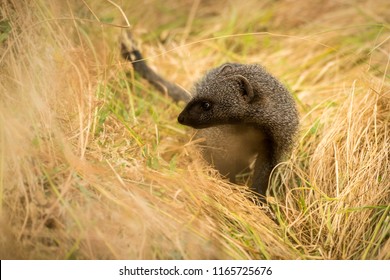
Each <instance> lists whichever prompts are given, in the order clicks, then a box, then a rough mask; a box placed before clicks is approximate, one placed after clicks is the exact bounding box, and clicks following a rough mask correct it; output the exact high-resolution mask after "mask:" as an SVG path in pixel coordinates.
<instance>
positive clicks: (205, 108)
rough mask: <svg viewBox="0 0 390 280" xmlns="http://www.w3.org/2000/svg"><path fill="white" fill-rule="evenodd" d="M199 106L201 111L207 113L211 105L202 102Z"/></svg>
mask: <svg viewBox="0 0 390 280" xmlns="http://www.w3.org/2000/svg"><path fill="white" fill-rule="evenodd" d="M200 106H201V107H202V109H203V110H205V111H208V110H210V109H211V104H210V102H207V101H203V102H202V103H201V104H200Z"/></svg>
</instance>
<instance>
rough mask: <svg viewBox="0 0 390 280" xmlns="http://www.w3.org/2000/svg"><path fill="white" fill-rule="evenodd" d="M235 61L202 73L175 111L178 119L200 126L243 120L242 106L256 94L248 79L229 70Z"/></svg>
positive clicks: (182, 122)
mask: <svg viewBox="0 0 390 280" xmlns="http://www.w3.org/2000/svg"><path fill="white" fill-rule="evenodd" d="M235 65H236V64H224V65H222V66H221V67H219V68H216V69H213V70H211V71H210V72H209V73H207V74H206V76H205V77H204V78H203V80H202V81H201V82H200V83H199V84H198V85H197V86H196V94H195V96H194V97H193V98H192V99H191V100H190V102H189V103H188V104H187V106H186V107H185V108H184V110H183V111H182V112H181V114H180V115H179V117H178V121H179V123H181V124H184V125H188V126H191V127H193V128H197V129H200V128H207V127H211V126H216V125H223V124H235V123H240V122H243V121H244V119H243V118H245V115H246V113H247V112H246V108H248V107H249V104H250V103H252V102H253V101H254V100H255V99H256V96H255V94H254V91H253V88H252V85H251V84H250V82H249V80H248V79H247V78H246V77H245V76H243V75H241V74H238V73H234V71H232V70H233V66H235ZM229 73H230V74H229Z"/></svg>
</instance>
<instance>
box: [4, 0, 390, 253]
mask: <svg viewBox="0 0 390 280" xmlns="http://www.w3.org/2000/svg"><path fill="white" fill-rule="evenodd" d="M26 2H27V3H26ZM131 2H133V1H130V2H127V1H126V2H125V1H123V3H121V2H118V5H117V6H116V5H113V4H112V2H111V1H102V0H91V1H85V2H82V1H80V2H79V1H65V2H64V1H49V2H48V1H40V0H35V1H15V0H8V1H3V2H2V4H1V6H0V20H1V22H0V29H1V31H0V32H1V33H0V44H1V45H0V49H1V51H0V65H1V67H0V75H1V79H0V145H1V147H0V179H1V180H0V203H1V204H0V257H1V258H2V259H9V258H16V259H32V258H34V259H35V258H37V259H41V258H42V259H74V258H75V259H209V258H217V259H224V258H229V259H258V258H261V259H390V241H389V236H390V225H389V224H390V223H389V221H390V216H389V210H390V206H389V204H390V203H389V202H390V183H389V182H390V178H389V177H390V156H389V150H390V131H389V130H390V126H389V121H390V82H389V70H388V67H389V62H390V59H389V54H390V37H389V29H390V23H389V22H388V20H389V18H390V14H389V11H390V7H389V3H388V1H385V0H383V1H379V0H378V1H368V0H367V1H344V2H342V1H340V2H336V1H310V2H309V3H304V4H303V3H302V4H301V3H300V4H298V3H297V2H296V1H277V2H275V3H274V2H273V1H246V2H245V4H242V6H237V4H233V3H235V2H232V3H231V4H226V3H225V2H224V1H214V2H209V1H207V2H205V3H203V2H200V1H180V4H179V3H176V2H177V1H169V3H168V4H167V2H166V1H165V2H164V4H163V2H162V1H161V3H160V1H151V0H150V1H146V2H145V4H143V5H134V3H131ZM193 2H194V3H193ZM373 2H375V3H373ZM135 8H137V9H138V10H136V9H135ZM124 15H126V16H127V20H128V22H129V23H130V24H132V25H133V27H132V28H133V31H134V32H135V33H136V34H137V36H139V37H140V38H142V41H143V46H142V47H143V49H144V51H145V53H146V54H147V56H148V58H149V59H150V63H151V64H154V65H156V66H158V68H159V71H160V72H162V73H164V74H165V75H166V76H168V77H170V79H172V80H174V81H176V82H178V83H179V84H181V85H182V86H184V87H186V88H190V86H191V84H192V83H193V82H194V81H195V80H196V79H197V78H199V77H200V76H201V75H202V73H204V71H206V70H207V69H209V68H210V67H213V66H216V65H218V64H220V63H222V62H224V61H233V60H235V61H240V62H246V63H254V62H257V63H261V64H263V65H265V66H266V67H267V68H268V69H269V70H270V71H271V72H273V73H275V75H276V76H278V77H280V79H281V80H282V81H283V82H284V83H285V84H286V85H287V86H288V87H289V88H290V89H291V90H292V92H294V95H295V97H296V99H297V102H298V106H299V110H300V112H301V117H302V118H301V134H300V137H299V139H298V141H297V142H298V144H297V146H296V149H295V150H294V153H293V154H292V156H291V158H290V159H289V160H288V161H287V162H285V163H282V164H281V165H280V166H279V167H278V168H277V169H276V170H275V172H274V176H273V178H272V188H271V190H270V197H269V208H260V207H258V206H256V204H255V203H253V199H254V197H253V195H252V194H251V193H250V192H249V191H248V189H247V188H246V187H245V186H237V185H232V184H230V183H228V182H226V181H224V180H222V179H221V178H219V176H218V174H216V172H215V171H213V170H211V169H210V168H209V167H207V165H205V163H204V162H203V161H202V160H201V157H200V156H199V154H198V150H197V148H196V143H195V142H194V141H193V139H192V137H191V135H192V131H191V130H190V129H188V128H186V127H182V126H180V125H178V124H177V123H176V116H177V115H178V113H179V112H180V108H181V105H182V104H178V105H177V104H173V103H172V102H171V101H170V100H169V98H165V97H163V96H160V95H159V93H157V92H156V91H154V90H153V89H152V88H151V87H150V86H149V85H147V84H146V83H145V82H144V81H142V80H140V79H138V78H137V77H134V73H132V70H131V67H130V66H129V65H128V64H127V63H125V62H123V61H122V60H121V59H120V57H119V47H118V42H117V39H118V35H119V34H120V32H121V29H122V28H124V26H125V25H126V24H125V23H126V19H125V18H124ZM210 38H216V39H210ZM168 50H172V51H168ZM126 73H130V75H127V76H126ZM275 221H276V222H275Z"/></svg>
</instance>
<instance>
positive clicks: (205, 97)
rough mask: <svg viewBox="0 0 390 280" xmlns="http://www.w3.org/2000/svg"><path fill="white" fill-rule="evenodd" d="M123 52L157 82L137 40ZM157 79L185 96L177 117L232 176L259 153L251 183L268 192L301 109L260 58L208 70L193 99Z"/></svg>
mask: <svg viewBox="0 0 390 280" xmlns="http://www.w3.org/2000/svg"><path fill="white" fill-rule="evenodd" d="M122 55H123V57H124V58H126V59H128V60H130V61H131V62H132V63H133V65H134V69H135V71H137V72H139V73H140V74H141V75H142V76H143V77H144V78H146V79H147V80H149V81H150V82H151V83H152V84H155V81H152V80H150V77H154V76H158V75H157V74H156V73H154V71H153V70H152V69H151V68H149V67H148V66H147V64H146V63H145V62H144V61H143V60H141V61H139V60H140V59H142V55H141V53H140V52H139V51H138V50H137V49H136V47H135V45H134V44H132V45H129V44H126V43H124V42H123V41H122ZM137 60H138V61H137ZM140 69H141V70H140ZM158 79H160V80H159V81H158V83H159V85H160V90H161V86H162V87H164V90H165V91H166V90H167V91H168V94H170V92H169V87H173V88H175V87H176V88H175V90H174V93H175V95H174V96H172V97H173V99H174V100H184V101H185V102H187V104H186V106H185V108H184V110H183V111H182V112H181V113H180V115H179V117H178V121H179V123H181V124H183V125H187V126H191V127H193V128H196V129H199V130H198V132H197V137H201V138H205V146H204V148H203V155H204V157H205V159H206V160H207V161H208V162H210V163H211V164H212V165H214V167H215V168H216V169H217V170H218V171H219V172H220V173H221V174H222V175H224V176H227V177H228V178H229V179H230V181H232V182H235V179H236V175H237V174H239V173H240V172H241V171H243V170H246V169H248V167H249V166H250V164H251V162H252V161H253V159H256V161H255V165H254V177H253V183H252V189H253V190H255V191H257V192H258V193H259V194H260V195H265V194H266V190H267V187H268V180H269V176H270V173H271V171H272V169H273V168H274V167H275V166H276V164H277V163H279V162H280V161H281V160H282V158H283V156H284V155H286V154H287V153H288V152H289V151H290V149H291V147H292V145H293V142H294V137H295V135H296V132H297V129H298V124H299V118H298V112H297V109H296V107H295V102H294V100H293V98H292V96H291V95H290V93H289V92H288V90H287V89H286V88H285V87H284V86H283V85H282V84H281V83H280V82H279V81H278V80H277V79H276V78H275V77H273V76H272V75H271V74H269V73H268V72H266V70H265V69H264V68H263V67H261V66H260V65H256V64H250V65H248V64H239V63H226V64H223V65H221V66H219V67H217V68H215V69H212V70H210V71H209V72H208V73H206V75H205V76H204V77H203V78H202V79H201V80H200V81H199V82H198V83H196V85H195V88H194V93H193V96H192V98H191V99H189V96H188V94H187V93H186V92H185V91H184V90H182V89H181V88H179V87H177V86H175V85H173V84H171V83H169V82H167V81H165V79H163V78H161V77H160V76H158ZM167 85H169V87H168V86H167ZM157 88H158V89H159V87H157Z"/></svg>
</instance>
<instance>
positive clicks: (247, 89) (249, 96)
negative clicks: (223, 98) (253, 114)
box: [233, 75, 254, 102]
mask: <svg viewBox="0 0 390 280" xmlns="http://www.w3.org/2000/svg"><path fill="white" fill-rule="evenodd" d="M233 78H235V79H237V81H238V82H239V83H240V87H241V88H242V91H241V94H242V97H243V98H244V100H245V101H246V102H251V101H252V100H253V97H254V93H253V88H252V86H251V84H250V83H249V81H248V79H247V78H245V77H244V76H241V75H234V76H233Z"/></svg>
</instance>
